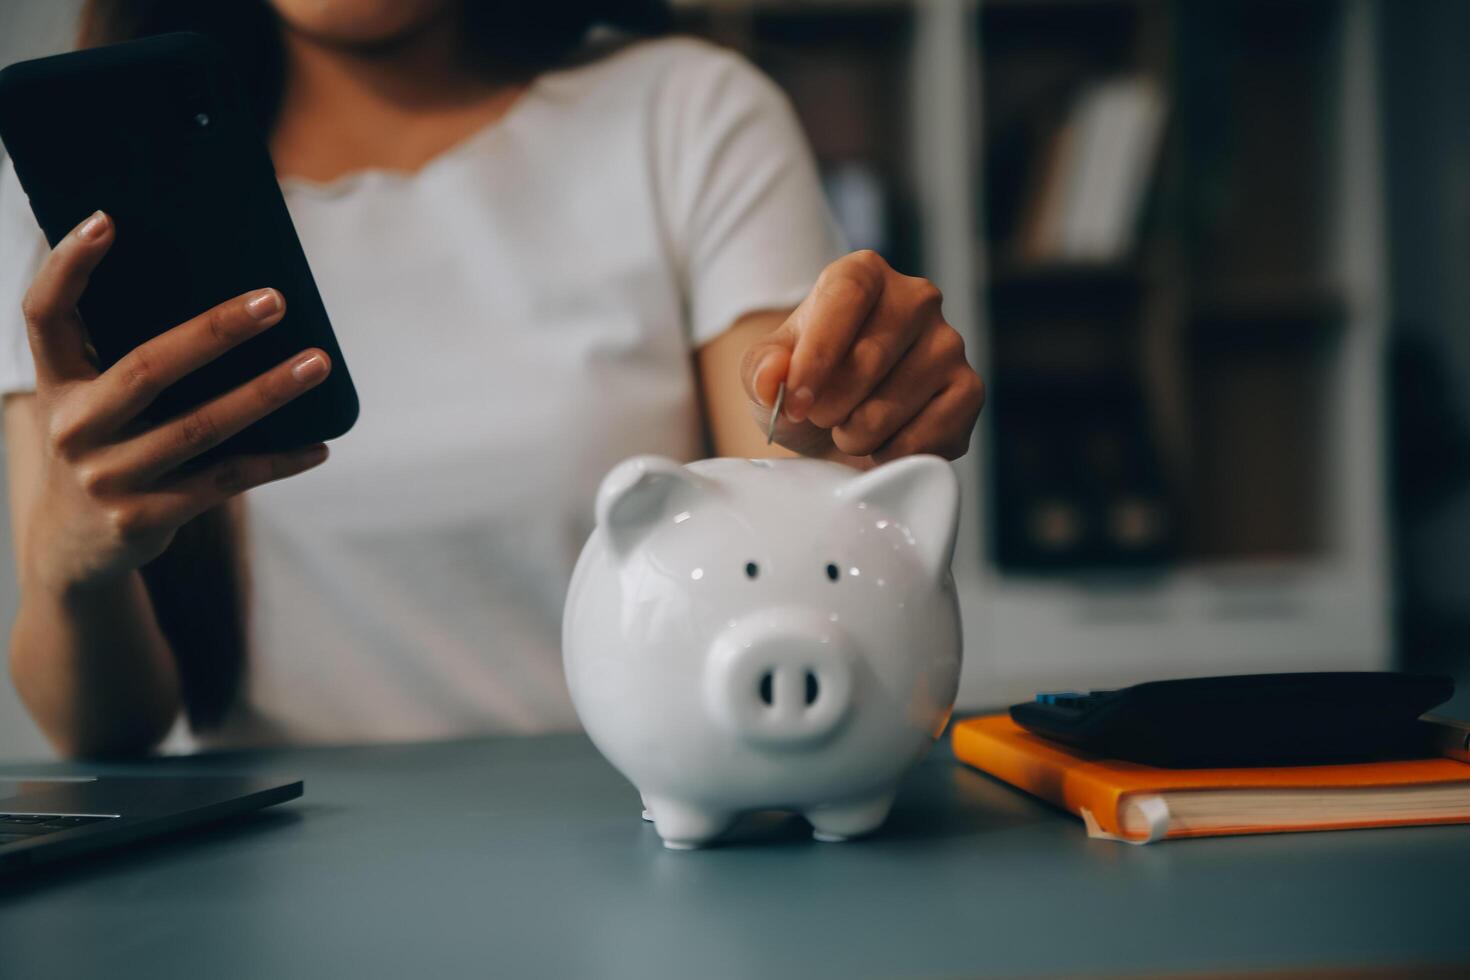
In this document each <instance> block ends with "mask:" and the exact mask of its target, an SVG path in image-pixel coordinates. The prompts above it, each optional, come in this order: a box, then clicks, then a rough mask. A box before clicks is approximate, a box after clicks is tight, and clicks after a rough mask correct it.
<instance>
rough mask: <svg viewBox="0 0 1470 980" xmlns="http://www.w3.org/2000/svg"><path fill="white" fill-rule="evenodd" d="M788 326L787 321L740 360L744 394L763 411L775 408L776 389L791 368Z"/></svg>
mask: <svg viewBox="0 0 1470 980" xmlns="http://www.w3.org/2000/svg"><path fill="white" fill-rule="evenodd" d="M789 324H790V320H788V321H787V322H786V323H783V324H782V325H781V326H780V327H778V328H777V329H776V330H773V331H772V332H771V333H770V334H769V335H768V336H766V337H764V338H762V339H761V340H758V341H756V342H755V343H754V344H751V345H750V347H748V348H747V349H746V351H745V356H744V357H742V358H741V361H740V381H741V383H742V384H743V385H744V386H745V394H746V395H747V396H748V397H749V398H750V400H751V401H752V402H754V403H755V404H757V405H760V406H761V407H763V408H773V407H774V406H775V404H776V390H777V389H778V388H779V387H780V386H781V382H783V381H785V380H786V375H787V373H788V372H789V371H790V369H791V349H792V347H793V346H794V345H795V343H796V338H795V335H794V334H793V333H792V332H791V328H790V326H789Z"/></svg>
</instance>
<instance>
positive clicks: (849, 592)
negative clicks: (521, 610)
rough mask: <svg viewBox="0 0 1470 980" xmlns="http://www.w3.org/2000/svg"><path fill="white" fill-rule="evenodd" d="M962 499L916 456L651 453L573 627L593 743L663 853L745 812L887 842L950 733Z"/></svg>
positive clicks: (591, 543)
mask: <svg viewBox="0 0 1470 980" xmlns="http://www.w3.org/2000/svg"><path fill="white" fill-rule="evenodd" d="M958 511H959V487H958V482H957V481H956V479H955V475H954V472H953V470H952V469H951V468H950V466H949V464H948V463H946V462H944V461H943V460H942V459H939V458H938V457H934V456H917V457H910V458H907V459H903V460H899V461H897V462H893V463H889V464H887V465H885V466H881V467H878V468H876V469H874V470H871V471H869V472H867V473H862V474H859V473H856V472H855V471H853V470H850V469H848V468H846V467H843V466H839V465H837V464H834V463H825V462H818V461H815V460H805V459H791V460H745V459H712V460H704V461H702V462H697V463H691V464H689V465H687V466H681V465H680V464H678V463H676V462H674V461H673V460H669V459H665V458H662V457H658V456H638V457H634V458H632V459H629V460H626V461H624V462H623V463H620V464H619V465H618V466H617V467H616V468H614V469H613V470H612V472H611V473H609V474H608V475H607V477H606V479H605V480H604V481H603V484H602V487H601V489H600V491H599V492H598V498H597V528H596V530H595V531H594V532H593V534H592V536H591V538H590V539H588V541H587V545H586V547H585V548H584V549H583V551H582V556H581V558H580V559H579V561H578V563H577V568H576V572H575V573H574V574H573V577H572V583H571V589H570V592H569V594H568V597H567V605H566V613H565V617H564V620H563V630H562V645H563V653H564V657H565V660H566V672H567V681H568V684H569V685H570V687H571V693H572V700H573V702H574V703H575V705H576V708H577V712H578V714H579V715H580V717H581V719H582V722H583V724H584V725H585V726H586V728H587V733H588V734H589V735H590V736H591V738H592V740H593V742H594V743H595V744H596V745H597V747H598V748H599V749H600V750H601V751H602V753H603V754H604V755H606V756H607V758H608V759H609V760H610V761H611V762H612V763H613V765H615V766H617V768H618V769H619V770H621V771H622V773H623V774H624V775H626V776H627V777H628V779H629V780H631V781H632V782H633V784H634V785H635V786H636V787H637V788H638V790H639V791H640V792H641V794H642V796H643V801H644V806H645V808H646V812H645V816H646V817H648V818H650V819H652V820H653V822H654V824H655V825H656V826H657V828H658V832H659V834H660V835H661V836H662V837H663V840H664V843H665V844H666V845H667V846H669V847H672V848H688V847H694V846H698V845H700V844H704V843H706V842H708V841H710V840H711V839H713V838H715V837H717V836H718V835H719V834H720V833H721V832H723V831H724V830H725V829H726V828H727V827H728V826H729V825H730V824H731V823H732V822H733V820H734V819H735V818H736V817H737V816H738V815H739V814H740V813H742V812H745V811H750V810H765V809H787V810H793V811H796V812H799V813H801V814H803V815H804V816H805V817H806V818H807V819H808V820H809V821H810V822H811V824H812V827H813V831H814V834H815V836H816V837H817V838H818V839H821V840H843V839H846V838H848V837H853V836H857V835H859V834H863V833H867V832H868V831H871V830H873V829H875V828H877V827H878V826H879V825H880V824H881V823H882V822H883V820H884V818H885V817H886V816H887V814H888V809H889V806H890V804H891V803H892V800H893V794H894V790H895V787H896V786H897V783H898V780H899V778H900V777H901V776H902V775H903V773H904V771H905V770H907V769H908V768H909V767H910V766H911V765H913V764H914V763H915V762H917V761H918V760H919V759H920V758H921V757H922V756H923V754H924V753H925V752H926V751H927V750H928V748H929V746H930V744H931V743H932V742H933V740H934V739H935V738H936V737H937V736H938V735H939V733H940V732H941V731H942V730H943V728H944V725H945V723H946V722H947V721H948V719H949V712H950V709H951V707H952V706H953V704H954V697H955V692H956V689H957V687H958V683H959V671H960V618H959V607H958V603H957V601H956V597H955V590H954V582H953V579H952V578H951V576H950V558H951V556H952V554H953V551H954V541H955V529H956V522H957V520H958Z"/></svg>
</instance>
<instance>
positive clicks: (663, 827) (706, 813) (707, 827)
mask: <svg viewBox="0 0 1470 980" xmlns="http://www.w3.org/2000/svg"><path fill="white" fill-rule="evenodd" d="M643 802H644V804H645V805H646V807H647V809H648V813H649V814H650V816H652V818H653V826H654V828H655V829H657V830H658V835H659V836H660V837H662V838H663V839H664V847H667V848H668V849H669V850H671V851H688V850H692V849H693V848H696V847H699V846H701V845H703V844H707V843H709V842H710V841H711V840H713V839H714V838H716V837H718V836H720V834H722V833H724V832H725V829H726V828H727V827H729V826H730V824H731V823H732V822H733V818H732V817H731V816H730V814H728V813H716V812H714V811H711V810H706V809H704V808H702V807H698V806H692V805H690V804H688V803H681V802H679V801H678V800H670V799H667V798H664V797H657V796H645V797H644V798H643Z"/></svg>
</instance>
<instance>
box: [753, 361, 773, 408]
mask: <svg viewBox="0 0 1470 980" xmlns="http://www.w3.org/2000/svg"><path fill="white" fill-rule="evenodd" d="M770 363H771V355H770V354H767V355H766V356H765V357H762V358H761V362H760V363H759V364H757V365H756V366H755V397H756V399H757V400H759V399H760V393H761V378H762V377H763V376H764V375H765V373H766V365H768V364H770ZM761 404H762V405H765V404H766V403H765V402H761ZM766 407H767V408H770V407H771V406H770V405H766Z"/></svg>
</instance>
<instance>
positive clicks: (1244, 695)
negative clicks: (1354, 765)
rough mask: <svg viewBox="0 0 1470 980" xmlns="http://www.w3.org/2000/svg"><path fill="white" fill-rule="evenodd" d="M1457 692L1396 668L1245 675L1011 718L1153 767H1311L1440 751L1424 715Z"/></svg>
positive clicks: (1124, 692) (1135, 691)
mask: <svg viewBox="0 0 1470 980" xmlns="http://www.w3.org/2000/svg"><path fill="white" fill-rule="evenodd" d="M1454 694H1455V683H1454V681H1452V680H1450V679H1449V678H1448V677H1436V676H1430V675H1424V674H1404V673H1398V672H1394V671H1360V672H1358V671H1321V672H1316V673H1295V674H1238V675H1234V676H1227V677H1191V678H1184V679H1180V680H1169V681H1150V682H1148V683H1145V684H1135V685H1133V686H1132V687H1125V688H1121V689H1119V690H1116V691H1092V692H1090V693H1087V694H1082V693H1077V692H1071V691H1068V692H1064V693H1046V694H1038V695H1036V700H1034V701H1027V702H1024V703H1022V704H1017V705H1012V706H1011V718H1012V719H1013V720H1014V721H1015V722H1016V724H1018V725H1020V726H1021V727H1022V728H1025V729H1026V730H1027V731H1030V732H1031V733H1033V734H1035V735H1040V736H1041V737H1042V738H1047V739H1051V740H1052V741H1054V742H1062V743H1065V744H1066V745H1070V746H1072V747H1074V748H1077V749H1081V750H1082V751H1084V752H1088V753H1091V754H1093V755H1097V756H1101V757H1103V758H1107V759H1120V760H1122V761H1124V762H1136V763H1139V764H1141V765H1146V766H1165V767H1168V768H1171V769H1178V768H1184V769H1195V768H1218V767H1226V766H1229V767H1234V766H1306V765H1320V764H1326V763H1346V762H1369V761H1372V760H1374V759H1383V758H1403V757H1412V756H1431V755H1437V754H1438V751H1437V750H1436V749H1435V748H1434V747H1433V745H1432V744H1431V736H1432V735H1434V734H1435V732H1433V731H1431V730H1430V729H1428V728H1426V726H1424V725H1423V724H1422V723H1421V722H1420V721H1419V718H1420V716H1421V715H1423V714H1424V712H1426V711H1428V710H1429V709H1430V708H1433V707H1435V706H1436V705H1439V704H1443V703H1444V702H1446V701H1448V700H1449V699H1450V698H1452V697H1454Z"/></svg>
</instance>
